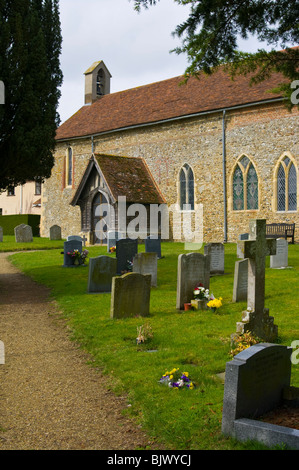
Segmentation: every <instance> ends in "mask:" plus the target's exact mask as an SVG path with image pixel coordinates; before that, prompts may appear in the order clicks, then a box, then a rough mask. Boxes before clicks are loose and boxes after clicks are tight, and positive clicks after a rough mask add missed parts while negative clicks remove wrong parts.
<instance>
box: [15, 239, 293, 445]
mask: <svg viewBox="0 0 299 470" xmlns="http://www.w3.org/2000/svg"><path fill="white" fill-rule="evenodd" d="M143 250H144V246H143V245H140V247H139V251H143ZM202 250H203V248H202V249H201V251H202ZM183 252H184V245H183V244H181V243H163V244H162V254H163V255H164V258H163V259H161V260H159V261H158V287H157V288H153V289H152V292H151V308H150V311H151V314H150V316H149V317H148V318H147V319H145V318H130V319H123V320H113V319H110V294H87V292H86V290H87V279H88V267H83V268H77V269H67V268H63V267H62V264H63V255H62V254H61V250H50V251H44V252H33V253H30V254H28V253H18V254H16V255H13V256H12V257H11V259H12V261H13V263H14V264H15V265H16V266H18V267H19V268H20V269H21V270H22V271H24V272H25V273H26V274H27V275H29V276H31V277H32V278H33V279H34V280H35V281H37V282H38V283H42V284H45V285H47V286H48V287H50V288H51V290H52V295H53V297H54V298H55V299H56V301H57V302H58V305H59V307H60V308H61V310H62V311H63V313H64V316H65V317H66V318H67V321H68V323H69V325H70V327H71V331H72V336H73V339H75V340H76V341H77V342H78V343H79V344H80V345H81V347H82V348H83V349H84V350H86V351H88V352H89V353H90V354H91V356H92V358H93V361H92V364H93V365H94V366H96V367H99V368H100V369H101V370H102V371H103V373H104V374H106V375H107V385H108V386H109V387H110V388H112V389H113V390H114V392H115V393H117V394H126V395H127V397H128V404H129V405H130V406H129V407H128V409H127V411H126V412H127V413H129V414H130V415H132V416H133V417H134V418H135V419H137V420H138V422H139V423H141V424H142V425H143V426H144V428H145V429H146V430H147V431H148V433H149V435H150V436H152V437H153V438H155V439H157V440H158V441H159V442H161V443H163V445H164V446H165V447H166V448H168V449H176V450H181V449H184V450H192V449H209V450H214V449H219V450H220V449H257V448H258V449H262V448H263V446H262V445H259V444H254V443H248V444H242V443H239V442H235V441H234V440H233V439H231V438H226V437H224V436H223V435H222V434H221V420H222V402H223V383H222V382H221V380H220V379H219V377H218V375H217V374H219V373H221V372H223V371H224V370H225V365H226V362H227V361H229V360H230V357H229V351H230V335H231V334H232V333H234V332H235V330H236V322H237V321H240V319H241V313H242V310H244V309H245V308H246V303H245V302H244V303H243V302H240V303H232V291H233V275H234V264H235V261H236V260H237V258H236V245H235V244H226V245H225V275H223V276H215V277H212V278H211V285H210V289H211V291H212V292H213V293H214V295H215V296H216V297H219V296H220V297H222V298H223V306H222V307H221V308H220V309H219V311H218V312H217V313H213V312H212V311H210V310H209V311H204V312H199V311H188V312H181V313H180V312H178V311H177V310H176V276H177V258H178V255H179V254H180V253H183ZM100 254H107V253H106V249H105V248H104V247H89V256H90V257H94V256H98V255H100ZM110 256H115V255H114V254H113V255H110ZM298 264H299V246H297V245H289V266H291V268H289V269H285V270H276V269H269V259H268V260H267V269H266V307H267V308H269V309H270V315H272V316H274V319H275V323H276V324H277V325H278V328H279V342H280V343H281V344H285V345H288V346H290V345H291V343H292V341H294V340H298V339H299V325H298V313H299V307H298V295H297V286H298ZM145 323H149V324H150V326H151V327H152V331H153V338H152V339H150V340H149V341H148V343H144V344H142V345H137V344H136V336H137V327H138V326H141V325H143V324H145ZM152 350H156V351H155V352H149V351H152ZM174 367H179V368H180V370H181V371H182V372H183V371H187V372H189V374H190V377H191V379H192V380H193V381H194V382H195V384H196V388H195V389H194V390H172V389H169V388H167V387H165V386H163V385H161V384H159V379H160V377H161V376H162V374H163V373H164V372H165V371H166V370H169V369H172V368H174ZM292 385H294V386H299V365H298V366H293V372H292Z"/></svg>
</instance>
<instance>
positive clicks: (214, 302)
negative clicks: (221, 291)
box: [207, 297, 222, 312]
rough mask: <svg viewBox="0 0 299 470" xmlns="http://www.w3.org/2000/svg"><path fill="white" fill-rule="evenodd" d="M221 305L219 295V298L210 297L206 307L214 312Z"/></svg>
mask: <svg viewBox="0 0 299 470" xmlns="http://www.w3.org/2000/svg"><path fill="white" fill-rule="evenodd" d="M221 306H222V297H219V299H215V298H212V299H211V300H210V301H209V302H208V303H207V307H209V308H210V309H211V310H213V312H216V310H217V308H220V307H221Z"/></svg>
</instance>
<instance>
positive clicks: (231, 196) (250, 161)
mask: <svg viewBox="0 0 299 470" xmlns="http://www.w3.org/2000/svg"><path fill="white" fill-rule="evenodd" d="M244 157H246V158H247V159H248V164H247V166H246V168H244V167H243V166H242V163H241V160H242V159H243V158H244ZM251 165H252V166H253V168H254V170H255V172H256V176H257V184H258V188H257V196H258V204H257V209H247V176H248V172H249V168H250V166H251ZM237 167H238V168H241V171H242V175H243V192H244V209H234V185H233V181H234V174H235V171H236V169H237ZM260 182H261V178H260V175H259V172H258V169H257V166H256V164H255V162H254V159H253V157H252V156H251V155H248V154H247V153H241V154H240V155H239V156H238V158H237V160H236V161H235V163H234V165H233V168H232V170H231V174H230V179H229V198H228V207H229V210H230V211H231V212H234V213H237V212H249V213H251V212H253V213H256V212H257V211H259V207H260V201H261V184H260Z"/></svg>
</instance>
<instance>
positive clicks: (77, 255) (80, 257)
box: [67, 250, 88, 264]
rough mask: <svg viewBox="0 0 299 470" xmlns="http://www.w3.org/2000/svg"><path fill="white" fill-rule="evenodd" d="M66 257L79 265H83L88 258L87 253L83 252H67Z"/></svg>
mask: <svg viewBox="0 0 299 470" xmlns="http://www.w3.org/2000/svg"><path fill="white" fill-rule="evenodd" d="M67 254H68V256H70V257H71V258H72V259H73V260H74V261H78V262H80V263H83V264H84V263H85V260H86V258H87V256H88V251H87V250H83V251H82V253H81V252H80V251H79V250H73V251H68V253H67Z"/></svg>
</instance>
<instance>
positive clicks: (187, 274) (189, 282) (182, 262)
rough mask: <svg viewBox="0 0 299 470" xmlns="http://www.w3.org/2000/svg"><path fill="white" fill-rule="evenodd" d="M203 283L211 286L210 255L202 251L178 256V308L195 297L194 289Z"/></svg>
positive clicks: (180, 308)
mask: <svg viewBox="0 0 299 470" xmlns="http://www.w3.org/2000/svg"><path fill="white" fill-rule="evenodd" d="M199 283H201V284H202V285H203V286H204V287H205V288H206V289H209V287H210V256H209V255H203V254H201V253H187V254H182V255H179V257H178V272H177V298H176V308H177V309H178V310H183V309H184V304H185V303H189V302H190V301H191V299H193V298H194V289H195V287H196V286H197V285H198V284H199Z"/></svg>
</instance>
